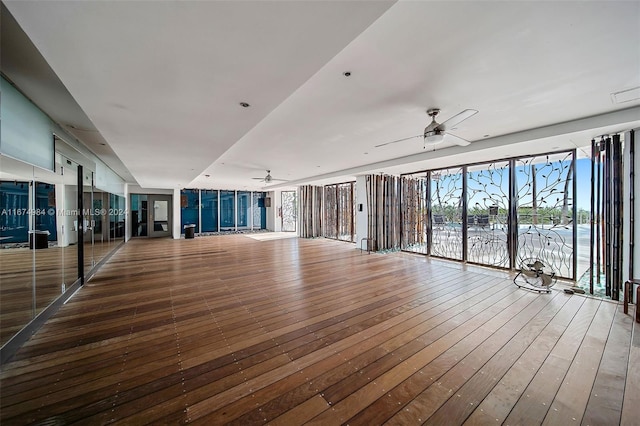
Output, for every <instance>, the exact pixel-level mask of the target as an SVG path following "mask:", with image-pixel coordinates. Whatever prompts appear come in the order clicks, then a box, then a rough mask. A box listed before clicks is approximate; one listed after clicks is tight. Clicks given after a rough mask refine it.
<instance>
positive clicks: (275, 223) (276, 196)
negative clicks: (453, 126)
mask: <svg viewBox="0 0 640 426" xmlns="http://www.w3.org/2000/svg"><path fill="white" fill-rule="evenodd" d="M281 192H282V191H279V190H276V191H269V192H267V197H269V198H271V207H267V230H269V231H273V232H280V231H282V218H281V217H280V207H282V196H281V195H280V194H281Z"/></svg>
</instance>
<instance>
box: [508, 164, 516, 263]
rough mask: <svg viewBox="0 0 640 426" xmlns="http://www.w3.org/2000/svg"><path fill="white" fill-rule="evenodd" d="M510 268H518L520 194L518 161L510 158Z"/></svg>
mask: <svg viewBox="0 0 640 426" xmlns="http://www.w3.org/2000/svg"><path fill="white" fill-rule="evenodd" d="M507 216H508V217H507V224H508V225H507V233H508V238H507V241H508V242H509V243H508V247H507V248H508V251H509V269H511V270H514V269H516V259H517V257H518V194H517V188H516V161H515V160H514V159H511V160H509V211H508V213H507Z"/></svg>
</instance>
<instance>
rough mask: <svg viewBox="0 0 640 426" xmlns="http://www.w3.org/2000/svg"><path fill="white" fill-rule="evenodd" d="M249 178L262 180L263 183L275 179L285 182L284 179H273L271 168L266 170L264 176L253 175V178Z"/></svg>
mask: <svg viewBox="0 0 640 426" xmlns="http://www.w3.org/2000/svg"><path fill="white" fill-rule="evenodd" d="M251 179H255V180H259V181H260V182H264V183H269V182H273V181H276V180H277V181H281V182H286V179H274V178H273V177H272V176H271V170H267V175H266V176H265V177H261V178H259V177H257V178H256V177H254V178H251Z"/></svg>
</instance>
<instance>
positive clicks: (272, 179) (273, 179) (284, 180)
mask: <svg viewBox="0 0 640 426" xmlns="http://www.w3.org/2000/svg"><path fill="white" fill-rule="evenodd" d="M276 180H279V181H280V182H288V180H286V179H276V178H271V182H273V181H276Z"/></svg>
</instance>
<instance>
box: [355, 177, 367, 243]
mask: <svg viewBox="0 0 640 426" xmlns="http://www.w3.org/2000/svg"><path fill="white" fill-rule="evenodd" d="M361 204H362V211H360V205H361ZM368 227H369V215H368V210H367V180H366V176H365V175H361V176H356V247H358V248H360V244H361V241H362V239H363V238H366V237H367V229H368ZM364 247H365V248H366V245H364Z"/></svg>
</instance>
